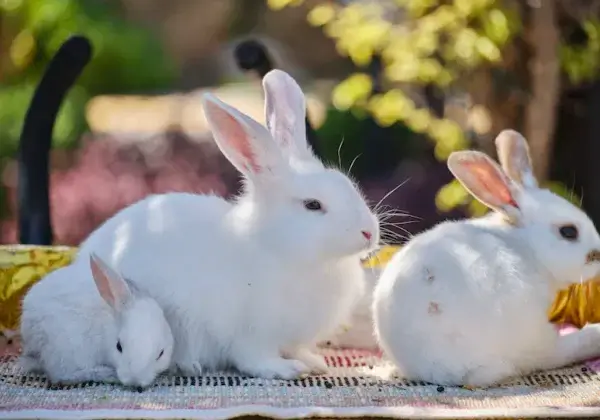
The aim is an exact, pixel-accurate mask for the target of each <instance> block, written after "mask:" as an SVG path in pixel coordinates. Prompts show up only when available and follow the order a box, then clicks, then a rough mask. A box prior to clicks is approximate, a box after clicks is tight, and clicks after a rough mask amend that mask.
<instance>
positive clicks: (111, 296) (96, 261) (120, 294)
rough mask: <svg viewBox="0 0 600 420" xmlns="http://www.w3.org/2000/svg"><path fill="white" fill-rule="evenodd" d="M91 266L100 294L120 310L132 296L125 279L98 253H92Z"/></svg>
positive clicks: (111, 305) (110, 304)
mask: <svg viewBox="0 0 600 420" xmlns="http://www.w3.org/2000/svg"><path fill="white" fill-rule="evenodd" d="M90 268H91V270H92V276H93V277H94V282H96V288H97V289H98V292H100V296H102V299H104V301H105V302H106V303H108V305H109V306H110V307H111V308H113V309H114V310H115V311H117V312H118V311H120V310H121V309H122V308H123V306H124V305H125V303H126V302H127V300H128V299H129V298H130V297H131V291H130V290H129V287H128V286H127V283H126V282H125V280H124V279H123V278H122V277H121V276H120V275H119V274H118V273H117V272H116V271H115V270H113V269H112V268H111V267H109V266H108V264H106V263H105V262H104V261H103V260H102V259H101V258H100V257H98V256H97V255H96V254H93V253H92V255H90Z"/></svg>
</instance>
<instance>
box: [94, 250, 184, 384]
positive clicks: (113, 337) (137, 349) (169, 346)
mask: <svg viewBox="0 0 600 420" xmlns="http://www.w3.org/2000/svg"><path fill="white" fill-rule="evenodd" d="M90 267H91V270H92V276H93V278H94V281H95V283H96V287H97V288H98V292H100V296H101V297H102V299H103V300H104V301H105V302H106V303H107V304H108V306H109V307H110V309H111V310H112V312H113V314H114V318H115V321H116V323H115V325H116V328H115V329H114V330H112V331H111V332H110V333H109V338H108V339H109V342H107V346H108V352H109V355H110V359H111V360H112V361H113V365H114V366H115V369H116V373H117V377H118V378H119V381H121V383H123V384H124V385H128V386H137V387H142V388H144V387H147V386H148V385H150V384H151V383H152V382H153V381H154V379H155V378H156V376H157V375H158V374H159V373H161V372H163V371H165V370H166V369H167V368H168V367H169V365H170V362H171V355H172V353H173V335H172V333H171V328H170V326H169V324H168V323H167V321H166V319H165V317H164V314H163V311H162V309H161V308H160V306H158V304H157V303H156V301H155V300H154V299H151V298H150V297H147V296H144V295H143V294H142V293H140V292H139V291H138V290H137V289H136V288H135V286H134V285H133V284H132V283H131V282H129V281H127V280H125V279H124V278H123V277H122V276H121V275H120V274H118V273H117V272H116V271H114V270H113V269H112V268H111V267H109V266H108V265H107V264H106V263H105V262H104V261H103V260H101V259H100V258H99V257H98V256H97V255H95V254H92V255H91V256H90Z"/></svg>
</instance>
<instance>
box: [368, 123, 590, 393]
mask: <svg viewBox="0 0 600 420" xmlns="http://www.w3.org/2000/svg"><path fill="white" fill-rule="evenodd" d="M507 139H508V140H507ZM497 144H498V145H499V148H502V147H508V148H509V149H510V153H508V156H510V155H511V154H512V157H511V163H508V161H507V162H505V165H512V167H511V171H508V172H509V173H510V172H512V173H518V174H519V176H518V177H517V176H516V175H513V176H514V177H515V178H517V179H519V180H520V183H516V182H515V181H513V180H512V179H510V178H508V177H507V176H506V175H505V174H504V173H503V171H502V170H501V169H500V168H499V167H498V166H497V165H496V164H495V163H494V162H493V161H492V160H491V159H489V158H488V157H487V156H485V155H483V154H481V153H478V152H457V153H455V154H453V155H452V156H451V157H450V159H449V167H450V169H451V170H452V172H453V173H454V174H455V176H456V177H457V178H458V179H459V180H460V181H461V182H463V184H464V185H465V186H466V188H467V189H468V190H469V191H470V192H471V193H472V194H473V195H474V196H475V197H476V198H478V199H479V200H480V201H482V202H483V203H484V204H486V205H488V206H489V207H490V208H492V209H494V210H495V211H496V212H497V213H498V215H497V216H487V217H484V218H481V219H473V220H465V221H458V222H445V223H442V224H440V225H438V226H436V227H434V228H433V229H431V230H429V231H427V232H425V233H422V234H421V235H418V236H416V237H415V238H413V239H412V240H411V241H410V242H409V243H408V245H406V246H405V247H404V248H403V249H402V250H401V251H400V252H398V253H397V254H396V255H395V256H394V257H393V259H392V260H391V261H390V263H389V264H388V266H387V267H386V269H385V270H384V273H383V275H382V277H381V279H380V281H379V283H378V285H377V288H376V290H375V294H374V301H375V303H374V319H375V324H376V333H377V337H378V340H379V342H380V344H381V346H382V348H383V350H384V352H385V353H386V354H388V355H389V356H390V357H391V358H392V359H393V360H394V362H395V363H396V365H397V366H398V368H399V371H400V372H401V374H403V375H405V376H407V377H409V378H412V379H417V380H424V381H429V382H433V383H441V384H448V385H457V384H460V385H472V386H486V385H491V384H494V383H496V382H498V381H500V380H502V379H505V378H507V377H510V376H514V375H520V374H523V373H528V372H531V371H533V370H537V369H547V368H553V367H558V366H561V365H563V364H568V363H574V362H576V361H580V360H583V359H585V358H588V357H592V356H594V355H595V354H598V353H600V334H599V333H598V329H597V327H591V328H587V329H586V330H585V331H581V332H580V333H578V334H575V335H571V336H570V337H568V338H563V337H559V336H558V334H557V332H556V330H555V328H554V326H553V325H551V324H550V323H548V320H547V310H548V308H549V306H550V304H551V303H552V300H553V298H554V296H555V294H556V292H557V291H558V290H559V289H560V288H562V287H565V286H566V285H568V284H571V283H573V282H576V281H579V279H581V278H591V277H592V276H593V275H594V274H596V273H597V272H598V268H599V266H598V262H597V261H590V260H589V258H587V256H589V255H595V250H596V249H598V248H599V247H600V237H599V236H598V234H597V232H596V231H595V229H594V227H593V225H592V223H591V221H590V220H589V219H588V218H587V216H586V215H585V214H584V213H583V212H581V211H580V210H579V209H577V208H575V207H574V206H572V205H571V204H569V203H568V202H566V201H565V200H563V199H562V198H560V197H558V196H555V195H553V194H552V193H550V192H548V191H545V190H541V189H539V188H538V187H537V183H535V178H533V176H532V175H531V169H530V166H529V165H530V164H529V162H530V160H529V158H528V155H527V145H526V143H525V140H524V139H523V138H522V137H521V136H520V135H518V134H516V133H514V132H504V133H502V134H501V135H500V136H499V138H498V140H497ZM505 156H506V155H505ZM573 229H575V231H576V232H580V235H579V236H578V237H573V236H574V234H573ZM575 236H577V235H575ZM407 320H410V321H411V322H407Z"/></svg>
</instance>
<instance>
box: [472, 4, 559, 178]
mask: <svg viewBox="0 0 600 420" xmlns="http://www.w3.org/2000/svg"><path fill="white" fill-rule="evenodd" d="M513 4H514V6H515V7H517V8H518V9H519V12H520V16H521V17H522V22H523V27H524V29H523V35H522V36H521V37H517V38H515V39H514V40H513V42H511V44H509V45H507V47H506V48H505V50H504V52H503V60H502V63H501V64H500V67H486V68H480V69H478V70H476V71H475V72H474V74H473V75H472V77H471V78H470V80H469V86H468V91H469V93H470V95H471V99H472V102H473V104H474V105H483V106H484V107H485V108H486V109H487V110H488V112H489V115H490V118H491V125H490V131H489V132H488V133H487V134H483V135H481V137H480V138H479V139H478V140H477V141H478V147H479V148H480V149H482V150H483V151H485V152H486V153H489V154H491V155H495V150H494V149H495V148H494V141H493V140H494V138H495V136H496V135H497V134H498V133H499V132H500V131H502V130H504V129H507V128H512V129H515V130H518V131H520V132H522V133H523V134H524V135H525V137H526V138H527V139H528V140H529V145H530V148H531V154H532V156H533V160H534V170H535V173H536V176H537V177H538V179H539V180H540V181H544V180H546V179H547V177H548V167H549V165H550V161H551V159H552V140H553V134H554V126H555V119H556V109H557V105H558V101H559V96H560V89H561V86H560V62H559V58H558V47H559V41H560V33H559V30H560V29H559V27H558V23H557V19H556V0H544V1H542V2H540V4H538V5H535V6H530V5H529V4H528V2H526V1H524V0H522V1H521V0H520V1H516V2H514V3H513Z"/></svg>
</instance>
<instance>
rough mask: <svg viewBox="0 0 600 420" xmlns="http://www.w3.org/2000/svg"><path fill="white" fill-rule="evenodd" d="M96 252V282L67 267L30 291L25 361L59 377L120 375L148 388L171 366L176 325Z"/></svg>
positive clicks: (26, 303) (60, 379)
mask: <svg viewBox="0 0 600 420" xmlns="http://www.w3.org/2000/svg"><path fill="white" fill-rule="evenodd" d="M88 258H89V264H90V266H91V273H92V277H93V279H94V281H92V279H91V278H89V277H86V278H85V281H75V280H76V278H75V277H76V276H77V275H79V270H78V269H77V268H76V267H74V266H66V267H63V268H60V269H58V270H55V271H53V272H51V273H50V274H48V275H47V276H46V277H45V278H43V279H42V280H41V281H39V282H38V283H36V284H35V285H34V286H33V287H32V288H31V290H29V292H28V293H27V294H26V295H25V298H24V299H23V315H22V318H21V336H22V340H23V356H22V357H21V360H20V364H21V365H22V366H23V367H25V368H26V369H27V370H43V371H45V372H46V373H47V374H48V377H49V379H50V380H51V381H53V382H59V383H72V382H82V381H115V380H118V381H120V382H121V383H123V384H124V385H127V386H136V387H138V390H140V391H141V390H142V388H145V387H147V386H148V385H150V384H151V383H152V382H153V381H154V379H155V377H156V376H157V375H158V374H159V373H161V372H163V371H165V370H166V369H167V368H168V367H169V364H170V359H171V354H172V351H173V335H172V334H171V329H170V327H169V325H168V324H167V322H166V320H165V318H164V315H163V312H162V310H161V308H160V307H159V306H158V305H157V303H156V302H155V301H154V300H153V299H151V298H149V297H148V296H146V295H144V294H143V293H141V292H140V291H139V290H138V289H137V288H136V287H134V286H133V285H132V284H131V283H130V282H129V281H128V280H125V279H123V278H122V277H121V276H120V275H119V274H117V273H116V272H115V271H114V270H112V269H111V268H110V267H108V266H107V265H106V264H105V263H104V262H103V261H102V260H100V259H99V258H98V257H97V256H95V255H92V256H90V257H88ZM89 268H90V267H88V271H90V270H89Z"/></svg>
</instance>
